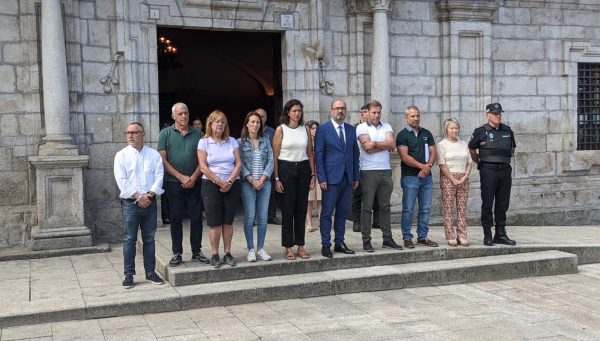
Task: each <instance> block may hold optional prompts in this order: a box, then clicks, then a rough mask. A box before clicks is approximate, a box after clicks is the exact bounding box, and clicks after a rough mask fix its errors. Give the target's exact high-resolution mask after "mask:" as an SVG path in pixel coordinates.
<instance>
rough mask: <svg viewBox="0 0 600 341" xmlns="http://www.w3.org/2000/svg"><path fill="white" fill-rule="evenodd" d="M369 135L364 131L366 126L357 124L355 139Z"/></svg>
mask: <svg viewBox="0 0 600 341" xmlns="http://www.w3.org/2000/svg"><path fill="white" fill-rule="evenodd" d="M368 134H369V133H368V132H367V129H366V125H364V124H359V125H358V126H356V138H357V139H358V138H359V137H360V136H361V135H368Z"/></svg>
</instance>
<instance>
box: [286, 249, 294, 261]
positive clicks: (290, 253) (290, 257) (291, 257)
mask: <svg viewBox="0 0 600 341" xmlns="http://www.w3.org/2000/svg"><path fill="white" fill-rule="evenodd" d="M284 256H285V259H287V260H294V259H296V256H295V255H294V252H293V251H292V248H289V247H288V248H286V249H285V253H284Z"/></svg>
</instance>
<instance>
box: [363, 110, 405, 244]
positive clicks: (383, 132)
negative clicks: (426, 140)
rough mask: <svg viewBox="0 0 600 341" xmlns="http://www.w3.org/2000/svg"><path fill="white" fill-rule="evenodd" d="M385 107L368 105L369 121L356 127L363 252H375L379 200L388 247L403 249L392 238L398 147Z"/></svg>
mask: <svg viewBox="0 0 600 341" xmlns="http://www.w3.org/2000/svg"><path fill="white" fill-rule="evenodd" d="M381 109H382V105H381V103H379V102H378V101H371V102H370V103H369V104H367V110H369V113H368V115H367V121H366V122H363V123H361V124H359V125H358V126H357V127H356V136H357V139H358V142H359V150H360V183H361V186H362V209H361V214H360V227H361V232H362V240H363V250H365V251H367V252H373V251H374V249H373V246H372V245H371V215H372V211H371V210H372V208H373V201H374V200H375V198H377V202H378V205H379V224H380V226H381V233H382V235H383V243H382V246H383V247H384V248H390V249H397V250H401V249H402V247H401V246H400V245H398V244H396V242H395V241H394V239H392V228H391V226H390V198H391V196H392V190H393V188H394V184H393V183H392V167H391V165H390V152H389V151H390V150H391V149H394V148H395V145H394V135H393V133H392V127H391V126H390V125H389V124H387V123H384V122H381Z"/></svg>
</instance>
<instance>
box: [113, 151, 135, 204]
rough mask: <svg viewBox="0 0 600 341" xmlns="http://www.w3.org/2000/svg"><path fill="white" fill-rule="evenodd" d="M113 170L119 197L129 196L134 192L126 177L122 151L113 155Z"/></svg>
mask: <svg viewBox="0 0 600 341" xmlns="http://www.w3.org/2000/svg"><path fill="white" fill-rule="evenodd" d="M113 171H114V174H115V181H116V182H117V186H119V191H120V193H119V197H120V198H129V197H131V196H132V195H133V193H135V190H134V189H132V186H131V184H130V183H129V180H128V179H127V168H126V167H125V159H124V156H123V153H122V152H118V153H117V155H115V161H114V169H113Z"/></svg>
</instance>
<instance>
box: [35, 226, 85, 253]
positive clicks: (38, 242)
mask: <svg viewBox="0 0 600 341" xmlns="http://www.w3.org/2000/svg"><path fill="white" fill-rule="evenodd" d="M86 246H92V234H91V233H90V230H89V229H88V228H87V227H85V226H69V227H58V228H56V227H55V228H52V229H40V228H37V227H36V228H35V232H34V233H32V236H31V248H32V249H33V250H34V251H40V250H54V249H67V248H76V247H86Z"/></svg>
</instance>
